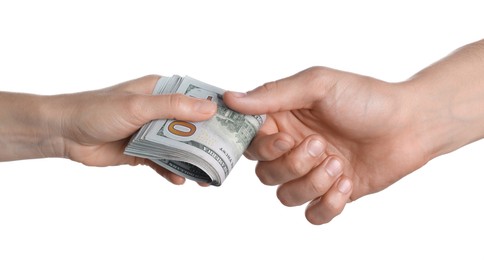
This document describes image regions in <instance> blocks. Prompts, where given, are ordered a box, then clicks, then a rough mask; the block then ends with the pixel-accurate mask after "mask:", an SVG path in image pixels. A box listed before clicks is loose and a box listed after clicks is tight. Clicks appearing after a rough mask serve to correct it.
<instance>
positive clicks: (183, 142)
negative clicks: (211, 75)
mask: <svg viewBox="0 0 484 260" xmlns="http://www.w3.org/2000/svg"><path fill="white" fill-rule="evenodd" d="M172 93H181V94H184V95H187V96H191V97H196V98H202V99H207V100H210V101H212V102H214V103H216V104H217V113H216V114H215V115H214V116H213V117H212V118H211V119H209V120H206V121H201V122H187V121H182V120H176V119H159V120H154V121H151V122H150V123H147V124H145V125H144V126H143V127H142V128H141V129H140V130H139V131H138V132H137V133H136V134H134V135H133V136H132V138H131V140H130V141H129V143H128V145H127V146H126V149H125V154H128V155H132V156H137V157H143V158H147V159H150V160H152V161H153V162H155V163H157V164H158V165H160V166H162V167H164V168H166V169H168V170H169V171H171V172H173V173H176V174H178V175H180V176H183V177H185V178H187V179H190V180H194V181H197V182H205V183H209V184H211V185H214V186H220V185H221V184H222V183H223V182H224V180H225V179H226V178H227V176H228V175H229V173H230V171H231V170H232V169H233V168H234V166H235V164H236V163H237V161H238V160H239V159H240V157H241V156H242V154H243V153H244V151H245V150H246V149H247V147H248V145H249V144H250V142H251V141H252V139H253V138H254V136H255V135H256V133H257V131H258V130H259V128H260V127H261V125H262V124H263V122H264V119H265V116H264V115H244V114H241V113H238V112H235V111H233V110H231V109H229V108H228V107H227V106H226V105H225V104H224V102H223V93H224V90H223V89H221V88H218V87H215V86H212V85H209V84H207V83H204V82H201V81H199V80H196V79H193V78H190V77H187V76H186V77H180V76H178V75H174V76H172V77H161V78H160V79H159V80H158V82H157V83H156V86H155V88H154V91H153V94H154V95H163V94H172Z"/></svg>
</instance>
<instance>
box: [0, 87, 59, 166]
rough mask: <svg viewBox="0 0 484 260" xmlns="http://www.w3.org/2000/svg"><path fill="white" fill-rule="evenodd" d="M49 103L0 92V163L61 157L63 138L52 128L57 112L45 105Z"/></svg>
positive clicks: (36, 97)
mask: <svg viewBox="0 0 484 260" xmlns="http://www.w3.org/2000/svg"><path fill="white" fill-rule="evenodd" d="M49 99H50V97H47V96H38V95H30V94H20V93H7V92H0V146H1V147H2V149H0V161H12V160H21V159H33V158H43V157H58V156H61V155H62V151H61V150H62V147H63V145H62V138H61V137H60V133H59V129H58V128H56V127H54V124H53V122H54V121H55V120H56V119H55V117H56V115H55V112H56V111H53V110H52V109H51V108H50V107H49V106H48V105H47V104H49ZM59 110H60V108H59V109H58V110H57V112H59Z"/></svg>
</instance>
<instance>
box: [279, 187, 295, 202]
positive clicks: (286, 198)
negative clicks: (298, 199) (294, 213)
mask: <svg viewBox="0 0 484 260" xmlns="http://www.w3.org/2000/svg"><path fill="white" fill-rule="evenodd" d="M284 187H285V186H284V185H281V186H279V187H278V189H277V191H276V196H277V199H279V201H280V202H281V204H282V205H284V206H286V207H292V206H296V204H295V203H294V200H293V199H292V196H291V195H290V194H289V193H288V192H287V190H286V189H285V188H284Z"/></svg>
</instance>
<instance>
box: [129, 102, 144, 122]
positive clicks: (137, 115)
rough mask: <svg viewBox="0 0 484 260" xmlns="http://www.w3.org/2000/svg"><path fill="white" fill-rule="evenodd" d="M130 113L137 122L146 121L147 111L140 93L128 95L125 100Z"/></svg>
mask: <svg viewBox="0 0 484 260" xmlns="http://www.w3.org/2000/svg"><path fill="white" fill-rule="evenodd" d="M124 105H125V107H126V109H127V110H128V114H129V115H131V117H132V118H134V119H135V120H136V122H144V121H145V118H144V115H145V111H144V108H143V99H142V97H141V96H139V95H127V96H126V100H125V102H124Z"/></svg>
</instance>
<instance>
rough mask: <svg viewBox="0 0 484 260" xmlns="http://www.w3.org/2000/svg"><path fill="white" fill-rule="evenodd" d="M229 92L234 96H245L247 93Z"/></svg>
mask: <svg viewBox="0 0 484 260" xmlns="http://www.w3.org/2000/svg"><path fill="white" fill-rule="evenodd" d="M230 94H231V95H232V96H234V97H236V98H243V97H245V96H247V93H242V92H235V91H230Z"/></svg>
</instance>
